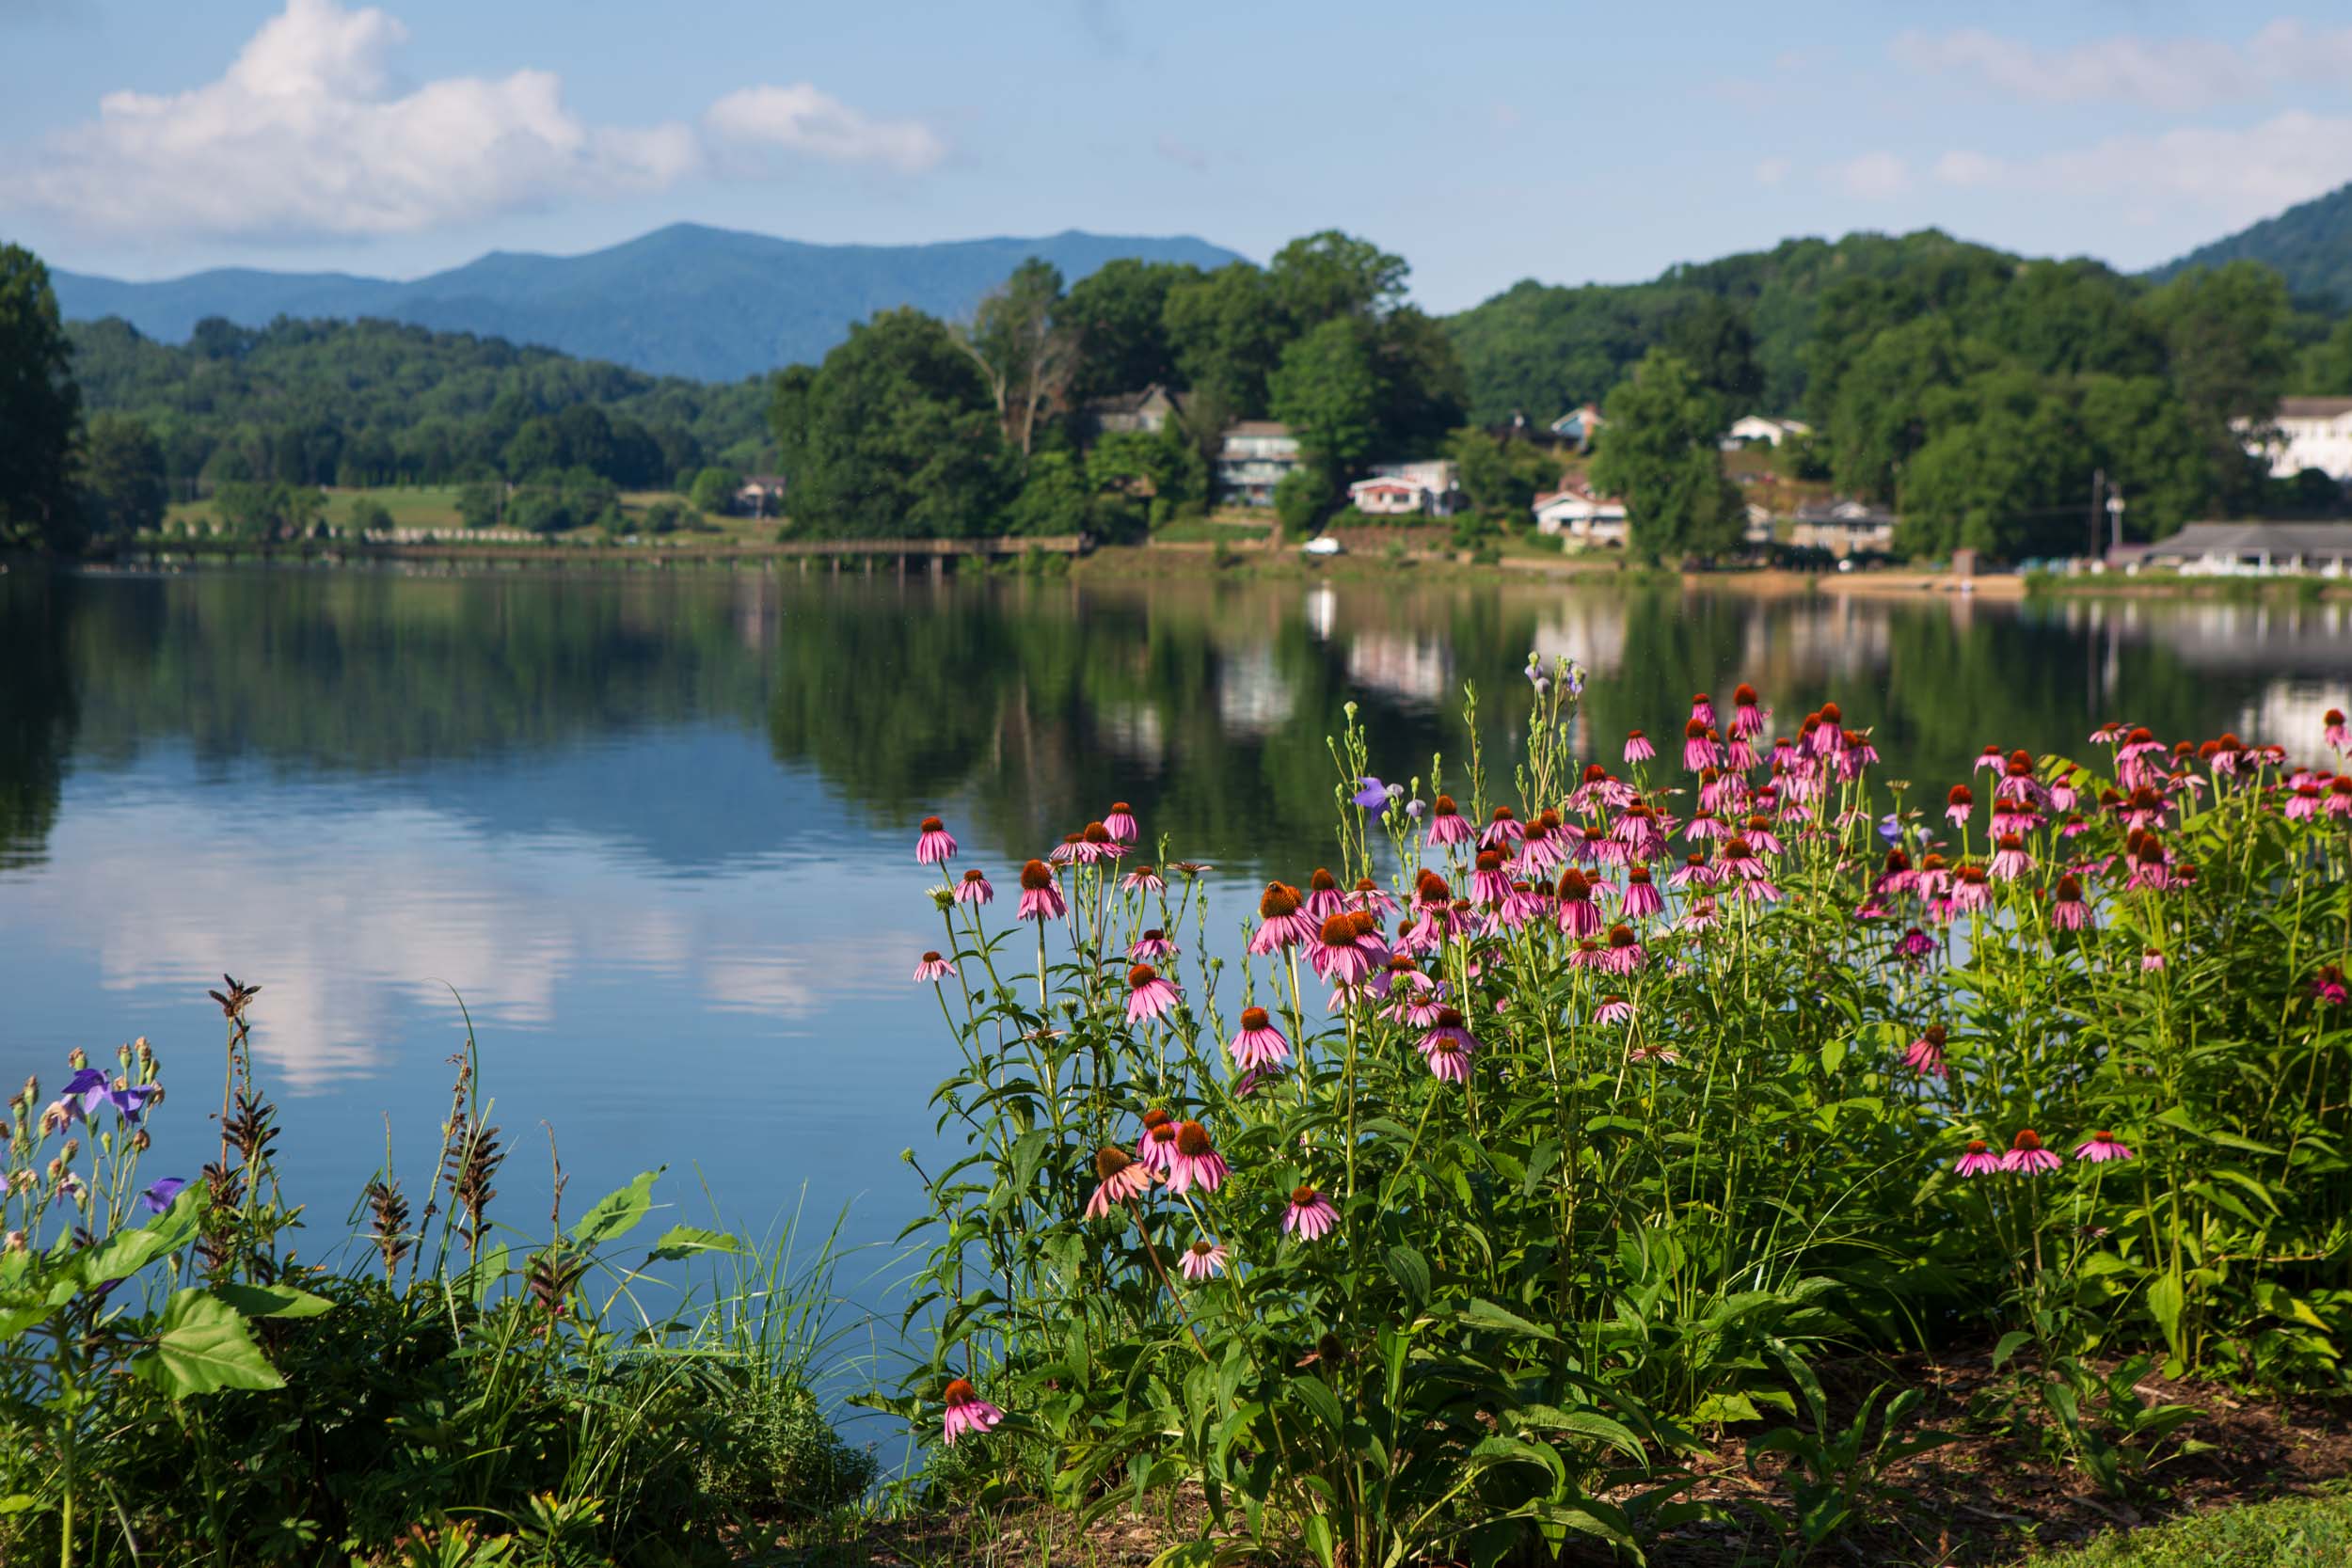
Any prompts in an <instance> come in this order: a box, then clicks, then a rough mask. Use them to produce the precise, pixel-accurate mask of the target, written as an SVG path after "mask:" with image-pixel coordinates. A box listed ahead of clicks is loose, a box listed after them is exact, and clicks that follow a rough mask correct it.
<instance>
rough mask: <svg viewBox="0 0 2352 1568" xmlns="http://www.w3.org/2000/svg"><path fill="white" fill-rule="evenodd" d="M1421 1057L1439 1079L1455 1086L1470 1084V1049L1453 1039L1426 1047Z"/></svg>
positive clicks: (1445, 1039) (1442, 1039)
mask: <svg viewBox="0 0 2352 1568" xmlns="http://www.w3.org/2000/svg"><path fill="white" fill-rule="evenodd" d="M1421 1057H1422V1061H1424V1062H1426V1063H1428V1064H1429V1070H1430V1071H1431V1072H1432V1073H1434V1074H1436V1075H1437V1076H1438V1077H1439V1078H1442V1079H1445V1080H1446V1081H1447V1082H1449V1083H1454V1084H1467V1083H1469V1082H1470V1048H1469V1047H1468V1046H1465V1045H1463V1044H1462V1043H1461V1042H1460V1041H1458V1040H1455V1039H1454V1038H1453V1037H1450V1036H1449V1037H1443V1038H1440V1039H1438V1041H1437V1043H1436V1044H1434V1045H1429V1046H1426V1047H1424V1048H1423V1049H1422V1053H1421Z"/></svg>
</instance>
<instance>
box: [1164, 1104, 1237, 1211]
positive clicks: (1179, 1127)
mask: <svg viewBox="0 0 2352 1568" xmlns="http://www.w3.org/2000/svg"><path fill="white" fill-rule="evenodd" d="M1226 1172H1227V1166H1226V1164H1225V1156H1224V1155H1222V1154H1219V1153H1218V1152H1217V1151H1216V1148H1215V1146H1213V1145H1212V1144H1211V1143H1210V1142H1209V1130H1208V1129H1207V1128H1205V1127H1203V1126H1201V1125H1200V1123H1199V1122H1197V1121H1184V1122H1179V1123H1177V1124H1176V1160H1175V1164H1174V1168H1172V1169H1171V1170H1169V1172H1168V1189H1169V1190H1170V1191H1171V1192H1179V1193H1188V1192H1190V1191H1191V1190H1192V1189H1193V1188H1195V1187H1198V1188H1200V1190H1201V1191H1202V1192H1204V1193H1213V1192H1215V1191H1216V1190H1217V1188H1219V1187H1221V1186H1223V1185H1224V1184H1225V1177H1226Z"/></svg>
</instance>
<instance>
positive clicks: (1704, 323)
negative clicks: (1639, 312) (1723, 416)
mask: <svg viewBox="0 0 2352 1568" xmlns="http://www.w3.org/2000/svg"><path fill="white" fill-rule="evenodd" d="M1663 347H1664V348H1665V350H1666V352H1667V353H1669V354H1672V355H1674V356H1676V357H1677V358H1679V359H1681V360H1682V361H1684V362H1685V363H1686V364H1688V365H1689V366H1690V367H1691V369H1692V372H1693V373H1695V374H1696V375H1697V376H1698V378H1699V381H1700V382H1701V384H1703V385H1704V386H1706V387H1708V388H1710V389H1711V390H1713V391H1714V392H1715V393H1716V394H1717V395H1718V396H1720V397H1721V398H1722V399H1723V400H1724V408H1725V409H1726V410H1728V411H1731V412H1735V413H1745V412H1747V411H1748V410H1750V409H1753V408H1754V407H1755V406H1756V399H1757V397H1758V396H1759V395H1760V394H1761V393H1762V392H1763V390H1764V375H1763V372H1762V371H1761V370H1760V369H1758V368H1757V366H1756V335H1755V334H1754V333H1753V332H1751V331H1750V330H1749V329H1748V320H1747V317H1746V316H1745V315H1743V314H1742V313H1741V312H1740V309H1739V307H1737V306H1735V305H1733V304H1732V303H1731V302H1730V301H1729V300H1727V299H1724V298H1723V297H1721V296H1720V295H1716V294H1708V293H1693V294H1692V295H1691V296H1690V297H1689V298H1688V300H1687V301H1686V302H1685V303H1683V304H1681V305H1679V306H1677V308H1676V309H1675V310H1674V313H1673V314H1672V315H1670V316H1669V317H1668V318H1667V320H1666V331H1665V342H1664V344H1663Z"/></svg>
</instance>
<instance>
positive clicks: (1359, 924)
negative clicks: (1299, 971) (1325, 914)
mask: <svg viewBox="0 0 2352 1568" xmlns="http://www.w3.org/2000/svg"><path fill="white" fill-rule="evenodd" d="M1378 932H1379V922H1378V920H1377V919H1376V918H1375V917H1374V916H1373V915H1371V914H1369V913H1367V912H1365V911H1362V910H1345V911H1341V912H1340V913H1338V914H1335V915H1333V916H1332V917H1331V918H1330V919H1328V920H1327V921H1325V922H1324V923H1323V928H1322V929H1321V930H1320V931H1318V932H1317V933H1316V934H1315V940H1314V941H1313V942H1310V943H1308V945H1307V958H1308V960H1309V961H1310V962H1311V963H1312V964H1313V965H1314V968H1315V973H1316V974H1319V975H1321V976H1322V977H1323V980H1324V981H1325V983H1326V984H1327V985H1334V986H1353V985H1359V984H1361V983H1362V981H1363V979H1364V977H1365V976H1366V975H1368V974H1371V973H1372V972H1373V971H1374V970H1375V969H1377V968H1379V967H1380V966H1381V965H1382V964H1384V963H1387V962H1388V961H1389V947H1388V943H1386V942H1382V941H1381V940H1380V937H1379V934H1378Z"/></svg>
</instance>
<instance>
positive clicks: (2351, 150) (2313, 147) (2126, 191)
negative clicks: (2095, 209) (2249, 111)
mask: <svg viewBox="0 0 2352 1568" xmlns="http://www.w3.org/2000/svg"><path fill="white" fill-rule="evenodd" d="M1936 176H1937V178H1938V179H1941V180H1944V181H1946V182H1948V183H1952V184H1957V185H1982V186H1992V187H1996V188H2005V189H2015V190H2025V191H2031V192H2036V193H2040V194H2043V195H2048V196H2061V197H2066V198H2074V199H2078V200H2097V199H2102V198H2105V199H2110V200H2114V201H2118V202H2121V203H2123V204H2124V206H2125V208H2126V209H2127V210H2128V211H2129V212H2130V213H2132V214H2139V215H2141V216H2143V217H2144V216H2145V215H2147V214H2152V213H2154V212H2160V211H2165V210H2172V211H2179V210H2181V209H2183V208H2187V209H2191V210H2193V211H2194V212H2195V214H2197V217H2198V221H2199V225H2200V226H2201V227H2207V226H2210V227H2220V228H2235V227H2238V226H2240V225H2243V224H2247V223H2250V222H2252V221H2253V220H2255V219H2256V218H2261V217H2267V216H2269V215H2271V214H2274V213H2277V212H2279V211H2280V210H2281V209H2282V208H2286V207H2292V206H2294V205H2295V204H2296V202H2298V201H2308V200H2310V199H2311V198H2312V197H2315V196H2321V195H2324V194H2326V193H2327V192H2328V191H2331V190H2333V189H2335V188H2336V187H2337V186H2339V185H2341V184H2343V183H2344V182H2346V181H2352V119H2345V118H2342V117H2331V116H2327V115H2314V114H2308V113H2305V112H2303V111H2301V110H2294V111H2290V112H2288V113H2285V114H2280V115H2275V116H2273V117H2272V118H2270V119H2266V120H2264V121H2263V122H2262V123H2260V124H2258V125H2249V126H2245V127H2241V128H2230V129H2213V128H2205V127H2184V128H2182V129H2179V130H2172V131H2165V132H2160V133H2157V134H2155V135H2136V136H2110V137H2108V138H2107V139H2106V140H2104V141H2101V142H2097V143H2094V144H2093V145H2091V146H2089V147H2084V148H2077V149H2074V150H2066V151H2058V152H2048V153H2043V154H2041V155H2039V156H2037V157H2033V158H2024V159H2015V160H2009V161H1999V160H1995V159H1992V158H1987V157H1984V156H1982V155H1981V154H1979V153H1974V152H1949V153H1947V154H1945V156H1944V157H1943V159H1942V160H1941V161H1939V162H1938V164H1937V165H1936Z"/></svg>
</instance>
